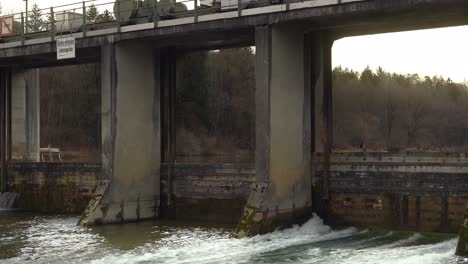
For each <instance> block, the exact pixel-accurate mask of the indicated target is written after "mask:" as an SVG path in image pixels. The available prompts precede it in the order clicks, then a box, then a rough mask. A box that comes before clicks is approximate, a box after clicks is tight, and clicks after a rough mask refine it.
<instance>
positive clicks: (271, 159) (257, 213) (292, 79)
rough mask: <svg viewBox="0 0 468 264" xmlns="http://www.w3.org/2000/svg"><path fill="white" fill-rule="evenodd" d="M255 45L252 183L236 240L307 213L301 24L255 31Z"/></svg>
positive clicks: (307, 103)
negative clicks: (254, 130) (254, 125)
mask: <svg viewBox="0 0 468 264" xmlns="http://www.w3.org/2000/svg"><path fill="white" fill-rule="evenodd" d="M255 41H256V57H257V58H256V61H257V64H256V95H255V100H256V156H255V158H256V178H257V183H256V187H255V189H254V190H253V191H252V194H251V195H250V197H249V199H248V202H247V205H246V208H245V210H244V213H243V215H242V217H241V219H240V222H239V226H238V229H237V236H238V237H244V236H251V235H256V234H261V233H266V232H270V231H273V230H274V229H275V228H277V227H281V226H288V225H291V224H296V223H302V222H305V221H306V220H308V219H309V218H310V217H311V215H312V199H311V153H312V142H311V141H312V140H311V139H312V136H311V123H312V122H311V120H312V116H311V113H312V102H311V100H312V94H311V89H310V86H311V85H310V83H311V82H310V80H309V78H310V70H311V69H310V65H309V62H310V61H309V59H308V57H309V56H310V45H309V44H310V42H309V41H307V38H306V31H305V28H304V26H302V25H301V24H278V25H271V26H264V27H258V28H257V29H256V37H255ZM305 58H307V59H305Z"/></svg>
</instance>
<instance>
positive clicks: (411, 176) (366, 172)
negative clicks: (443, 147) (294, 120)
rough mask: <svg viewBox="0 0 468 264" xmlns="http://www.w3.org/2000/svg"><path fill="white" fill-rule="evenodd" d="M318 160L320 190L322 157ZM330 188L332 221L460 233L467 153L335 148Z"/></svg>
mask: <svg viewBox="0 0 468 264" xmlns="http://www.w3.org/2000/svg"><path fill="white" fill-rule="evenodd" d="M315 162H316V164H317V166H316V168H317V170H316V171H315V177H314V182H315V185H314V189H315V190H316V191H318V190H320V189H323V184H324V182H323V181H324V178H323V176H324V170H323V166H322V164H323V157H321V156H318V157H316V159H315ZM328 190H329V197H325V198H328V199H325V200H324V203H325V210H324V213H325V215H326V218H327V220H328V222H330V223H332V224H338V225H352V226H362V227H381V228H392V229H403V230H413V231H436V232H458V229H459V226H460V224H461V223H462V222H463V214H464V210H465V208H467V207H468V156H465V154H387V153H336V154H332V156H331V158H330V170H329V174H328ZM315 202H317V201H315Z"/></svg>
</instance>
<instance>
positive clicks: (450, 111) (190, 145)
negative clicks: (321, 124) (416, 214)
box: [40, 48, 468, 163]
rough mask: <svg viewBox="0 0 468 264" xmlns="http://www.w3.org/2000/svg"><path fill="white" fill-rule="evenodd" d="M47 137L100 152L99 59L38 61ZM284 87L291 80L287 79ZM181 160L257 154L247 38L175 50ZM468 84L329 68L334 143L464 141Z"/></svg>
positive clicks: (439, 147) (450, 145)
mask: <svg viewBox="0 0 468 264" xmlns="http://www.w3.org/2000/svg"><path fill="white" fill-rule="evenodd" d="M40 72H41V146H42V147H44V146H48V145H51V146H52V147H59V148H61V149H62V150H63V152H64V153H65V154H66V160H68V161H97V162H99V161H100V146H101V127H100V114H101V112H100V111H101V110H100V109H101V106H100V104H101V97H100V96H101V95H100V66H99V64H82V65H75V66H62V67H53V68H43V69H41V71H40ZM285 89H287V87H285ZM175 114H176V152H177V155H176V156H177V157H176V159H177V161H178V162H231V163H234V162H242V163H252V162H254V152H255V54H254V51H253V50H252V49H251V48H236V49H224V50H217V51H209V52H207V51H203V52H191V53H185V54H181V55H180V56H179V58H178V60H177V87H176V113H175ZM467 135H468V87H467V85H466V84H460V83H455V82H453V81H451V80H450V79H445V78H442V77H421V76H418V75H415V74H412V75H403V74H395V73H389V72H386V71H384V70H383V69H381V68H380V69H378V70H375V71H372V70H371V69H365V70H364V71H363V72H356V71H352V70H349V69H345V68H342V67H337V68H335V69H334V70H333V149H334V151H394V152H401V151H439V152H467V151H468V136H467Z"/></svg>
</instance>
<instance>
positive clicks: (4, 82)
mask: <svg viewBox="0 0 468 264" xmlns="http://www.w3.org/2000/svg"><path fill="white" fill-rule="evenodd" d="M10 84H11V73H10V69H1V68H0V192H6V191H7V160H8V159H9V153H10V151H9V149H10V146H9V145H10V144H9V140H8V134H9V133H7V132H8V131H9V128H10V126H9V122H8V120H9V118H8V116H10V115H9V114H8V109H9V108H10V107H9V102H8V101H9V100H8V99H7V98H9V97H10V96H9V93H10V92H9V90H10V89H9V88H10Z"/></svg>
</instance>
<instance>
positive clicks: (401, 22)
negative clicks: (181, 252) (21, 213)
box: [0, 0, 468, 255]
mask: <svg viewBox="0 0 468 264" xmlns="http://www.w3.org/2000/svg"><path fill="white" fill-rule="evenodd" d="M127 2H131V4H128V3H126V0H123V1H117V3H116V5H115V6H114V4H113V6H112V8H109V9H111V10H113V13H114V14H113V16H114V17H115V19H112V20H109V21H104V22H102V23H89V22H88V21H87V20H86V13H87V11H86V9H87V8H88V6H87V2H86V1H85V2H83V3H80V4H79V5H78V7H76V10H80V8H83V10H82V11H79V12H77V14H75V16H76V17H75V18H73V19H72V20H76V21H81V22H79V25H78V26H76V25H74V24H73V23H72V22H70V21H69V19H68V20H67V19H66V18H63V20H62V21H60V20H59V17H57V16H54V14H55V15H57V14H59V13H60V11H58V10H54V8H51V9H50V10H46V11H47V13H48V14H51V15H52V17H55V19H52V20H51V21H50V26H48V27H44V29H43V30H42V31H40V32H28V30H25V27H24V26H23V24H24V23H25V17H24V16H23V14H22V13H21V14H16V15H12V16H7V18H8V19H11V27H12V31H11V32H10V33H11V34H6V35H4V36H2V37H1V38H0V40H1V43H0V102H1V104H0V107H1V108H0V193H2V192H15V193H19V194H20V197H19V199H18V200H17V202H16V205H17V206H18V207H19V208H24V209H29V210H34V211H43V212H61V213H74V214H82V216H81V218H80V221H79V222H80V224H81V225H84V226H95V225H106V224H116V223H130V222H139V221H143V220H149V219H186V220H193V221H202V222H215V223H227V224H237V230H236V236H237V237H239V238H242V237H251V236H254V235H257V234H265V233H269V232H272V231H274V230H275V229H277V228H283V227H287V226H291V225H293V224H302V223H305V222H306V221H307V220H309V219H310V218H311V216H312V214H313V213H316V214H317V215H319V216H320V217H321V218H323V219H324V220H325V222H326V223H330V224H332V225H336V226H355V227H364V228H385V229H392V230H411V231H420V232H443V233H458V232H459V231H460V225H462V227H461V229H462V232H461V239H460V243H459V247H458V249H457V252H458V253H459V254H461V255H465V254H468V250H467V249H468V248H466V246H465V243H466V239H467V238H468V236H466V234H468V233H467V231H466V228H468V227H467V226H466V225H467V224H466V222H465V221H466V220H464V214H465V209H466V208H467V206H468V156H467V155H466V154H465V153H436V152H425V153H420V152H404V153H392V152H364V151H363V152H350V153H338V152H335V151H333V140H332V139H333V136H332V131H333V125H334V120H333V118H332V109H333V98H332V97H333V94H332V52H331V51H332V45H333V43H334V41H336V40H338V39H341V38H344V37H349V36H359V35H364V34H376V33H385V32H398V31H405V30H416V29H428V28H436V27H446V26H460V25H467V24H468V18H467V16H466V14H467V12H468V6H467V5H466V1H463V0H425V1H418V0H396V1H388V0H309V1H295V0H288V1H286V0H285V1H266V2H265V1H253V2H252V3H250V2H248V3H247V2H246V1H244V0H242V1H228V2H230V3H231V2H232V3H231V4H232V6H227V5H225V4H226V3H225V2H224V1H222V2H220V4H219V5H220V6H216V5H213V6H210V7H204V8H202V4H200V3H198V1H197V0H195V1H193V3H191V4H186V6H185V5H184V6H182V5H179V4H175V3H172V4H171V3H169V2H168V3H167V4H166V5H165V6H167V7H168V9H167V10H166V9H165V6H164V5H162V3H161V1H160V2H158V1H154V2H153V1H127ZM137 2H138V3H137ZM140 2H141V3H140ZM234 2H235V3H234ZM129 10H130V11H131V12H129ZM150 11H151V12H150ZM80 12H81V13H80ZM64 14H65V13H64ZM79 14H81V15H79ZM8 19H6V20H2V23H6V24H5V25H10V24H8V23H10V22H9V20H8ZM60 22H64V23H65V24H66V25H67V26H64V25H62V26H61V27H58V25H59V24H60ZM67 23H68V24H67ZM7 27H8V28H9V26H7ZM64 27H65V29H64ZM66 37H72V38H73V43H74V51H75V52H76V54H74V56H72V57H71V58H69V59H64V60H62V59H60V60H58V59H57V54H58V53H60V51H57V47H58V45H56V43H57V42H58V41H60V39H62V38H66ZM243 46H252V47H255V94H254V97H255V108H254V109H255V122H254V131H255V151H254V156H255V159H254V160H255V162H254V163H253V162H251V163H246V164H231V163H202V162H200V163H190V162H178V161H176V159H175V155H176V153H175V152H176V151H175V144H176V143H175V142H176V138H175V96H176V92H175V90H176V85H177V84H176V81H177V78H176V74H177V70H176V64H177V62H178V58H179V57H178V54H180V53H183V52H188V51H194V50H209V49H211V50H214V49H222V48H227V47H243ZM75 49H76V50H75ZM96 62H97V63H99V65H100V66H99V67H100V68H99V74H100V76H101V79H100V93H101V105H100V107H101V109H100V124H101V131H100V134H101V138H100V140H99V141H100V142H101V148H100V160H101V162H99V163H91V162H58V161H60V160H61V159H62V158H61V157H55V158H51V160H52V159H55V161H50V160H49V161H47V160H44V158H43V157H41V153H42V152H43V151H47V153H48V155H50V156H51V157H52V156H53V155H55V154H56V153H55V152H54V150H53V148H51V147H50V146H49V147H48V149H47V150H43V147H42V146H41V144H40V142H39V141H40V140H39V139H40V125H39V124H40V117H39V113H40V110H39V101H40V100H39V90H38V89H39V85H37V83H39V82H40V80H39V78H38V75H37V74H38V73H37V70H36V69H37V68H48V67H52V66H63V65H77V64H83V63H96ZM15 153H20V154H18V156H15V155H14V154H15ZM54 153H55V154H54Z"/></svg>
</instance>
